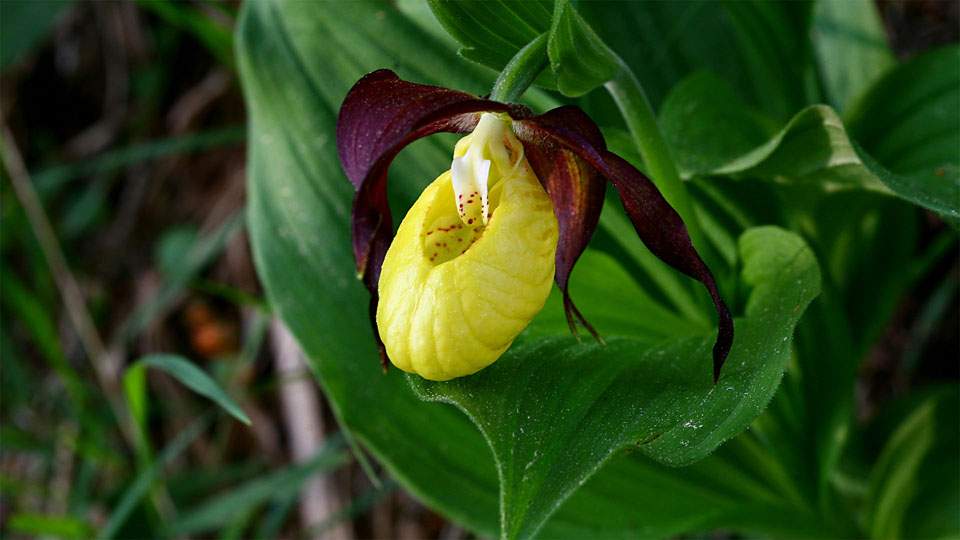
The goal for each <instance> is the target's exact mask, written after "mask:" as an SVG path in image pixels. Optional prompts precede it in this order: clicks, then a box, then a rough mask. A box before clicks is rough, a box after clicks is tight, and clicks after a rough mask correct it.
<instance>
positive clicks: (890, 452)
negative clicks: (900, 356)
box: [867, 401, 935, 538]
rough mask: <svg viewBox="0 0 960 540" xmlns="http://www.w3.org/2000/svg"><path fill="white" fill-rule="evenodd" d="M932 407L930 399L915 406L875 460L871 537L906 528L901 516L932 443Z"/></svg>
mask: <svg viewBox="0 0 960 540" xmlns="http://www.w3.org/2000/svg"><path fill="white" fill-rule="evenodd" d="M934 411H935V403H934V402H932V401H929V402H927V403H924V404H923V405H922V406H920V407H919V408H917V410H916V411H914V413H913V414H911V415H910V416H909V417H908V418H907V419H906V420H904V421H903V423H902V424H901V425H900V427H898V428H897V430H896V431H895V432H894V433H893V436H892V437H890V440H889V442H887V445H886V446H885V447H884V449H883V452H882V453H881V454H880V457H879V458H878V460H877V464H876V466H875V467H874V470H873V472H872V474H871V476H870V491H869V494H870V496H869V498H868V501H867V503H868V514H869V520H870V525H869V527H870V533H871V535H872V536H873V537H874V538H900V537H901V536H902V535H903V534H904V533H907V532H909V529H908V530H904V529H903V525H904V523H903V517H904V514H905V513H906V511H907V507H908V506H909V504H910V500H911V499H912V498H913V497H914V496H915V495H916V493H917V485H916V484H917V472H918V470H919V469H920V465H921V463H922V462H923V458H924V457H925V456H926V454H927V453H928V452H929V451H930V449H931V447H932V446H933V441H934ZM910 536H912V534H911V535H910Z"/></svg>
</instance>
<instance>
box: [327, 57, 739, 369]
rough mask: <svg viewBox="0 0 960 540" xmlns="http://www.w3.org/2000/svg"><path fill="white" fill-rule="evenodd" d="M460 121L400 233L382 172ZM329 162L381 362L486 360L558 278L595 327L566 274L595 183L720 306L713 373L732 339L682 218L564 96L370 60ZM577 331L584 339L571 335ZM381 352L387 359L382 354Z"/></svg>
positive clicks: (587, 226) (467, 363)
mask: <svg viewBox="0 0 960 540" xmlns="http://www.w3.org/2000/svg"><path fill="white" fill-rule="evenodd" d="M441 131H445V132H450V133H469V134H470V135H468V136H466V137H464V138H463V139H461V140H460V142H459V143H458V144H457V146H456V148H455V149H454V159H453V162H452V163H451V165H450V171H448V172H446V173H443V174H441V175H440V177H439V178H437V180H436V181H434V182H433V183H432V184H431V185H430V186H429V187H427V189H426V190H424V192H423V194H422V195H420V198H419V200H417V202H416V204H414V205H413V207H412V208H411V209H410V211H409V212H408V213H407V216H406V217H405V218H404V219H403V222H402V223H401V224H400V228H399V230H398V231H397V235H396V238H394V236H393V220H392V217H391V212H390V205H389V203H388V201H387V170H388V169H389V167H390V163H391V162H392V161H393V158H394V157H395V156H396V155H397V153H398V152H400V150H401V149H403V148H404V147H405V146H407V145H408V144H410V143H411V142H413V141H415V140H417V139H419V138H421V137H424V136H427V135H430V134H432V133H437V132H441ZM337 151H338V153H339V155H340V163H341V165H343V170H344V172H345V173H346V175H347V178H349V180H350V182H351V183H352V184H353V186H354V188H355V189H356V195H355V198H354V202H353V212H352V215H351V220H352V223H351V234H352V237H353V254H354V258H355V259H356V262H357V272H358V274H359V275H360V277H362V278H363V282H364V284H365V285H366V286H367V289H368V290H369V291H370V316H371V319H372V322H373V324H374V333H375V336H376V338H377V344H378V346H379V349H380V361H381V365H382V366H383V369H384V370H386V368H387V364H388V361H392V362H393V364H394V365H396V366H397V367H399V368H400V369H402V370H404V371H409V372H412V373H417V374H419V375H421V376H423V377H425V378H427V379H433V380H448V379H452V378H454V377H460V376H464V375H469V374H471V373H475V372H477V371H479V370H481V369H483V368H484V367H486V366H488V365H490V364H491V363H492V362H494V361H495V360H496V359H497V358H498V357H500V355H501V354H503V352H504V351H505V350H506V349H507V348H508V347H509V346H510V344H511V343H512V342H513V340H514V338H516V336H517V334H519V333H520V332H521V331H522V330H523V329H524V328H525V327H526V326H527V324H528V323H529V322H530V320H531V319H532V318H533V317H534V315H536V314H537V312H539V311H540V309H542V307H543V305H544V302H545V301H546V299H547V296H548V295H549V293H550V287H551V281H555V282H556V283H557V285H558V286H559V288H560V291H561V292H562V293H563V306H564V311H565V313H566V316H567V323H568V324H569V326H570V330H571V331H572V332H573V334H574V336H578V333H577V324H578V323H579V324H580V325H582V326H583V327H584V328H586V329H587V330H588V331H590V333H592V334H593V335H594V337H596V338H597V339H598V340H599V339H600V338H599V335H598V334H597V332H596V331H595V330H594V329H593V327H592V326H590V325H589V324H588V323H587V321H586V319H584V317H583V315H581V314H580V312H579V311H578V310H577V308H576V306H574V304H573V301H572V300H571V299H570V294H569V291H568V284H569V279H570V272H571V270H572V269H573V266H574V264H575V263H576V261H577V258H579V257H580V254H581V253H583V250H584V249H586V246H587V242H589V240H590V237H591V236H592V235H593V232H594V230H596V228H597V223H598V221H599V219H600V210H601V207H602V205H603V199H604V193H605V182H604V179H606V180H609V181H610V182H611V183H612V184H613V185H614V187H615V188H616V189H617V192H618V193H619V195H620V200H621V201H622V202H623V207H624V210H625V211H626V213H627V215H628V216H629V217H630V220H631V222H632V223H633V226H634V228H635V229H636V231H637V234H638V235H639V236H640V238H641V239H642V240H643V242H644V244H646V246H647V247H648V248H649V249H650V251H651V252H652V253H653V254H655V255H656V256H657V257H659V258H660V259H661V260H663V261H664V262H666V263H667V264H669V265H671V266H673V267H674V268H676V269H677V270H680V271H681V272H683V273H685V274H687V275H689V276H691V277H693V278H695V279H697V280H698V281H700V282H701V283H703V284H704V286H706V288H707V291H708V292H709V293H710V296H711V298H712V299H713V302H714V306H715V307H716V309H717V314H718V318H719V328H718V334H717V341H716V344H715V345H714V347H713V361H714V366H713V367H714V369H713V373H714V379H715V380H716V378H717V377H719V374H720V367H721V366H722V365H723V361H724V359H725V358H726V356H727V353H728V352H729V351H730V346H731V344H732V341H733V318H732V317H731V315H730V311H729V310H728V309H727V307H726V305H725V304H724V303H723V300H722V299H721V298H720V294H719V292H718V291H717V286H716V282H715V281H714V279H713V275H712V274H711V273H710V270H709V269H708V268H707V266H706V265H705V264H704V263H703V261H702V260H701V259H700V256H699V255H698V254H697V252H696V250H695V249H694V247H693V244H692V243H691V242H690V237H689V236H688V235H687V231H686V227H685V226H684V224H683V220H681V219H680V216H679V215H678V214H677V213H676V212H675V211H674V210H673V208H671V207H670V205H669V204H667V202H666V201H665V200H664V198H663V196H662V195H661V194H660V192H659V191H657V188H656V186H654V185H653V183H652V182H651V181H650V179H648V178H647V177H646V176H644V175H643V173H641V172H640V171H638V170H637V169H636V168H634V167H633V166H632V165H630V164H629V163H627V162H626V161H624V160H623V159H622V158H620V157H619V156H617V155H616V154H613V153H612V152H610V151H609V150H607V148H606V142H605V141H604V139H603V135H602V134H601V133H600V130H599V129H598V128H597V126H596V124H594V123H593V121H592V120H590V118H589V117H588V116H587V115H586V114H584V113H583V111H581V110H580V109H578V108H576V107H572V106H566V107H559V108H557V109H553V110H551V111H548V112H546V113H544V114H541V115H533V114H532V113H531V112H530V110H529V109H527V108H526V107H524V106H522V105H516V104H506V103H498V102H496V101H490V100H486V99H481V98H476V97H474V96H471V95H469V94H466V93H463V92H458V91H456V90H451V89H449V88H442V87H439V86H428V85H424V84H414V83H410V82H407V81H404V80H401V79H400V78H399V77H397V76H396V74H394V73H393V72H391V71H388V70H379V71H375V72H373V73H370V74H369V75H367V76H365V77H363V78H362V79H360V80H359V81H358V82H357V84H355V85H354V87H353V88H352V89H351V90H350V92H349V93H348V94H347V97H346V98H345V99H344V102H343V105H342V106H341V108H340V115H339V117H338V118H337ZM578 339H579V337H578ZM388 358H389V360H388Z"/></svg>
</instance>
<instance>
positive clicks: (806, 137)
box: [662, 76, 960, 218]
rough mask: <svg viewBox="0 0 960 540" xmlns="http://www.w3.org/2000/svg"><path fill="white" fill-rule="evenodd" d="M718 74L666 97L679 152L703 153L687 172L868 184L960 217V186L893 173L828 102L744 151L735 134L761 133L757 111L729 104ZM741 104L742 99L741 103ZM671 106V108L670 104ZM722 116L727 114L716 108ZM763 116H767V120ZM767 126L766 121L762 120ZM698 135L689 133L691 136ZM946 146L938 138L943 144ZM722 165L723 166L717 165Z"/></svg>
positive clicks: (687, 164)
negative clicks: (724, 118) (730, 138)
mask: <svg viewBox="0 0 960 540" xmlns="http://www.w3.org/2000/svg"><path fill="white" fill-rule="evenodd" d="M724 88H725V85H724V84H723V82H722V81H721V80H720V79H719V78H716V77H706V76H694V77H691V80H688V81H686V82H684V83H683V84H681V85H679V86H678V88H677V93H678V96H677V97H676V98H674V97H673V96H671V97H669V98H668V99H667V100H666V101H665V105H664V111H663V113H662V120H663V121H662V126H663V131H664V133H665V134H666V135H665V136H666V137H667V139H668V140H669V141H671V143H672V146H673V148H672V150H673V152H674V154H675V155H684V154H704V155H706V156H709V158H708V159H706V160H704V161H700V160H696V159H689V158H687V159H686V160H685V161H683V162H682V163H684V168H683V169H682V171H681V174H682V175H683V176H684V177H686V178H689V177H691V176H694V175H710V176H718V175H719V176H730V177H733V178H760V179H768V180H775V181H777V182H780V183H789V184H798V185H803V184H806V185H808V186H813V187H816V188H817V189H822V190H825V191H828V192H829V191H836V190H840V189H865V190H869V191H876V192H880V193H888V194H894V195H897V196H898V197H900V198H903V199H905V200H907V201H910V202H912V203H914V204H916V205H919V206H923V207H924V208H927V209H930V210H933V211H935V212H938V213H940V214H943V215H946V216H949V217H953V218H956V217H960V183H958V182H957V181H955V180H952V179H948V178H944V177H940V178H937V179H935V180H932V181H926V180H924V179H922V178H917V177H911V176H904V175H901V174H896V173H892V172H890V171H888V170H887V169H886V168H884V167H883V166H882V165H880V164H879V163H878V162H877V161H876V160H875V159H873V158H872V157H871V156H869V155H867V153H866V152H864V151H863V150H862V149H861V148H860V147H859V146H857V144H855V143H854V142H853V141H851V139H850V136H849V135H848V134H847V132H846V130H845V129H844V126H843V122H842V121H841V120H840V118H839V117H838V116H837V114H836V113H835V112H834V111H833V109H831V108H830V107H827V106H825V105H814V106H811V107H807V108H806V109H803V110H802V111H800V112H799V113H797V114H796V115H795V116H794V117H793V119H792V120H790V122H788V123H787V125H786V126H785V127H784V128H783V129H781V130H780V132H779V133H777V134H776V135H774V136H773V137H772V138H770V139H769V140H768V141H767V142H765V143H764V144H762V145H760V146H757V147H756V148H754V149H753V150H751V151H749V152H746V153H741V154H738V153H736V150H737V147H736V146H735V145H734V144H733V143H728V142H724V141H725V139H726V138H727V137H728V135H729V133H731V132H732V133H734V135H733V137H734V138H735V139H736V140H738V141H739V142H737V143H736V145H739V146H740V147H744V146H746V144H747V143H748V142H749V138H748V137H750V136H752V137H755V136H756V132H757V128H756V127H751V124H756V123H757V120H756V118H757V117H756V114H755V113H752V112H751V111H750V109H749V108H747V107H743V106H737V105H734V104H731V103H730V102H723V101H722V100H721V99H718V98H722V97H723V96H725V95H726V96H727V97H729V89H726V90H725V89H724ZM741 105H742V104H741ZM668 106H669V107H668ZM738 108H739V110H740V111H741V112H740V115H741V116H742V117H743V119H742V120H741V121H739V122H735V123H734V124H733V126H732V127H731V126H728V125H726V124H717V123H711V121H712V120H715V118H716V117H714V116H712V115H707V114H703V115H693V114H688V113H686V112H685V111H688V110H702V111H707V110H715V111H726V112H725V113H723V114H726V116H727V117H728V118H735V117H736V116H737V114H736V111H737V109H738ZM717 114H720V113H717ZM761 118H762V117H761ZM760 123H761V124H762V123H764V122H763V121H762V120H760ZM686 132H693V133H695V134H696V136H692V137H688V136H687V135H686V134H685V133H686ZM938 144H939V143H938ZM720 162H722V163H723V164H722V165H719V166H716V164H717V163H720Z"/></svg>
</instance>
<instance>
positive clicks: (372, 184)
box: [337, 69, 529, 369]
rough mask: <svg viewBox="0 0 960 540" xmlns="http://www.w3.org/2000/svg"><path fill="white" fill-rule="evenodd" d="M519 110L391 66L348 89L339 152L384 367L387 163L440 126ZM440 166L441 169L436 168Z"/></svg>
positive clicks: (469, 124) (451, 127) (389, 232)
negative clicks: (414, 78) (411, 77)
mask: <svg viewBox="0 0 960 540" xmlns="http://www.w3.org/2000/svg"><path fill="white" fill-rule="evenodd" d="M485 111H494V112H512V113H513V114H518V115H520V116H521V117H526V116H529V114H524V113H523V111H522V110H520V109H516V108H513V107H510V106H508V105H504V104H501V103H497V102H494V101H489V100H485V99H479V98H477V97H474V96H471V95H470V94H466V93H464V92H458V91H456V90H450V89H448V88H442V87H439V86H429V85H424V84H414V83H410V82H406V81H403V80H401V79H400V78H399V77H397V75H396V74H395V73H393V72H392V71H390V70H386V69H381V70H379V71H374V72H373V73H370V74H369V75H366V76H365V77H363V78H362V79H360V80H359V81H357V84H355V85H354V86H353V88H351V89H350V91H349V92H348V93H347V97H346V98H344V101H343V105H341V107H340V115H339V116H338V118H337V152H338V153H339V155H340V164H341V165H342V166H343V171H344V172H345V173H346V175H347V178H348V179H349V180H350V182H351V183H352V184H353V186H354V189H355V190H356V195H355V197H354V200H353V215H352V219H351V234H352V236H353V255H354V259H355V260H356V263H357V273H358V274H360V275H361V276H362V277H363V282H364V284H365V285H366V286H367V289H368V290H369V291H370V295H371V298H370V313H371V315H370V317H371V322H373V324H374V334H375V335H376V336H377V342H378V345H379V348H380V360H381V362H382V363H383V366H384V369H386V365H387V364H386V362H387V359H386V354H385V352H384V348H383V344H382V343H381V342H380V341H379V340H380V337H379V333H378V332H376V306H377V299H378V296H377V282H378V281H379V279H380V267H381V266H382V265H383V258H384V256H385V255H386V253H387V248H388V247H389V246H390V242H391V241H392V240H393V218H392V216H391V214H390V205H389V204H388V203H387V169H388V168H389V167H390V163H391V162H392V161H393V158H394V157H395V156H396V155H397V153H398V152H400V150H402V149H403V148H404V147H406V146H407V145H408V144H410V143H411V142H413V141H415V140H417V139H420V138H422V137H425V136H427V135H430V134H433V133H438V132H441V131H443V132H451V133H469V132H470V131H472V130H473V128H474V127H476V125H477V121H478V120H479V114H478V113H480V112H485ZM438 172H439V171H438Z"/></svg>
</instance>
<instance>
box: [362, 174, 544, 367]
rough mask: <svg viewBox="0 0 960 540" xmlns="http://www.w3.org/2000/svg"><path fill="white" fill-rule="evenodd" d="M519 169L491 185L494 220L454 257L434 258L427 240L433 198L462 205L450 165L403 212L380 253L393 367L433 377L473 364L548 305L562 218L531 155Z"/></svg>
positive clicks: (484, 360)
mask: <svg viewBox="0 0 960 540" xmlns="http://www.w3.org/2000/svg"><path fill="white" fill-rule="evenodd" d="M520 169H521V170H519V171H518V174H516V175H514V176H512V177H510V178H506V179H503V180H501V181H500V182H498V183H497V184H496V186H495V188H494V189H493V190H491V207H492V208H494V211H493V212H492V216H491V218H490V221H489V223H488V224H487V226H486V227H485V228H484V229H483V230H482V233H481V234H480V235H479V237H478V238H477V239H476V242H475V243H474V244H473V245H472V246H470V247H469V249H467V250H466V251H465V252H464V253H463V254H461V255H459V256H456V257H453V258H452V259H449V260H446V261H444V262H441V263H439V264H434V263H433V262H431V261H430V259H429V257H428V256H427V254H426V253H425V252H424V249H423V242H424V239H425V238H426V232H427V231H426V230H425V228H426V227H427V226H428V225H429V224H428V223H427V221H429V220H430V219H431V217H433V216H435V215H436V211H437V209H436V207H435V206H434V205H440V206H444V207H445V209H444V210H443V212H452V213H453V215H456V213H455V212H456V209H455V206H453V201H454V199H453V191H452V187H451V184H450V177H449V174H450V173H449V171H448V172H445V173H443V174H441V175H440V176H439V177H438V178H437V179H436V180H435V181H434V182H433V183H432V184H430V185H429V186H428V187H427V188H426V189H425V190H424V192H423V193H422V194H421V196H420V198H419V199H418V200H417V202H416V203H415V204H414V205H413V207H411V209H410V211H409V212H408V213H407V215H406V217H404V219H403V221H402V223H401V225H400V227H399V229H398V231H397V235H396V237H395V238H394V241H393V243H392V244H391V246H390V249H389V250H388V252H387V255H386V258H385V260H384V264H383V269H382V271H381V275H380V282H379V290H380V301H379V303H378V307H377V326H378V331H379V332H380V336H381V339H382V340H383V342H384V344H385V346H386V348H387V355H388V357H389V358H390V361H391V362H392V363H393V364H394V365H395V366H396V367H397V368H399V369H401V370H403V371H407V372H411V373H417V374H419V375H421V376H423V377H424V378H426V379H430V380H449V379H452V378H455V377H461V376H464V375H469V374H472V373H475V372H477V371H479V370H480V369H483V368H484V367H486V366H488V365H490V364H491V363H493V362H494V361H495V360H496V359H497V358H499V356H500V355H501V354H503V352H504V351H506V349H507V348H508V347H509V346H510V344H512V342H513V339H514V338H515V337H516V336H517V334H519V333H520V332H521V331H522V330H523V328H525V327H526V326H527V324H529V322H530V320H531V319H532V318H533V316H535V315H536V314H537V313H538V312H539V311H540V310H541V309H542V308H543V304H544V303H545V302H546V299H547V296H548V295H549V293H550V289H551V287H552V283H553V274H554V257H555V252H556V245H557V235H558V233H557V221H556V218H555V216H554V214H553V205H552V203H551V202H550V199H549V197H548V196H547V194H546V192H545V191H544V190H543V188H542V187H541V186H540V183H539V180H538V179H537V178H536V176H534V175H533V173H532V171H531V169H530V167H529V165H528V164H526V163H525V162H524V163H522V164H521V167H520ZM494 198H495V200H494ZM431 211H433V213H431Z"/></svg>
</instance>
